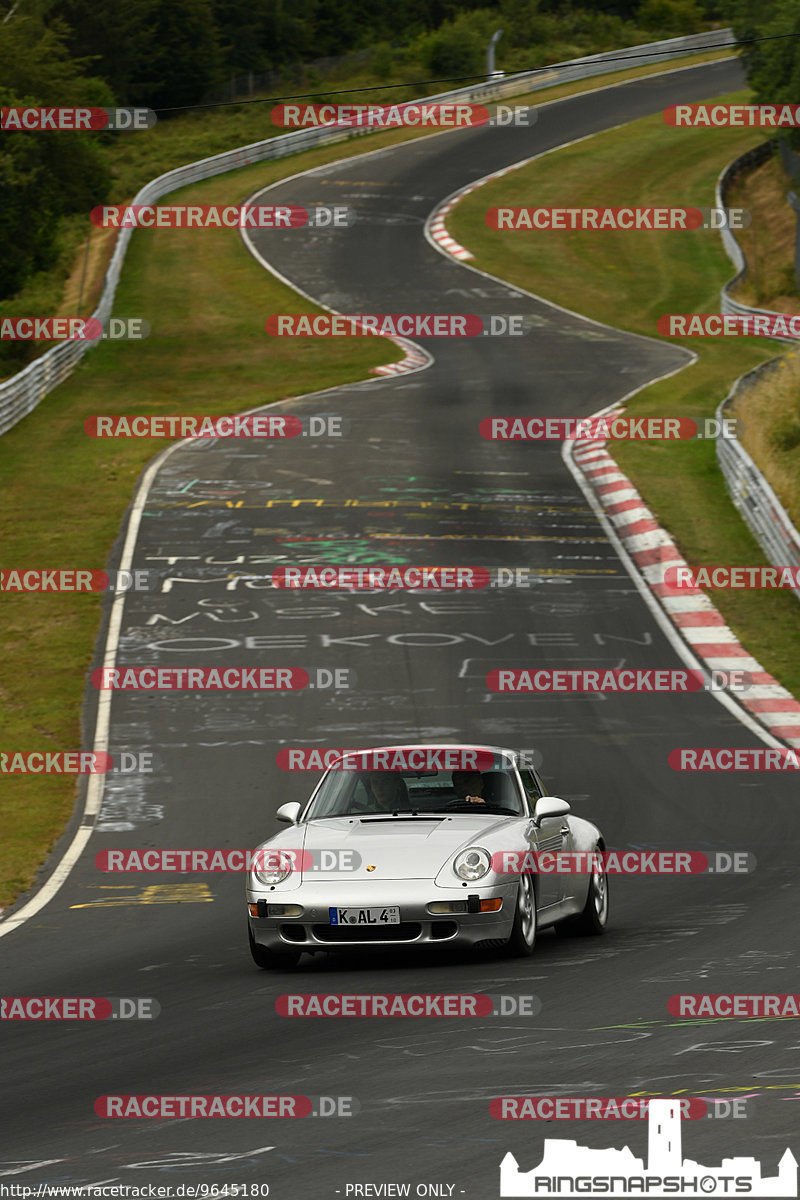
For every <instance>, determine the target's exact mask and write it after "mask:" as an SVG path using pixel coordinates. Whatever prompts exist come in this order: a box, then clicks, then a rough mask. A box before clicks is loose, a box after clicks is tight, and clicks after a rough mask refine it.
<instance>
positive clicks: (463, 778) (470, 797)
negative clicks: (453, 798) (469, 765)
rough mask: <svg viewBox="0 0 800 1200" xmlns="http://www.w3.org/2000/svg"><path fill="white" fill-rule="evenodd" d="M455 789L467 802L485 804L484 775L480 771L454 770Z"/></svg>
mask: <svg viewBox="0 0 800 1200" xmlns="http://www.w3.org/2000/svg"><path fill="white" fill-rule="evenodd" d="M452 783H453V791H454V792H455V794H456V795H457V796H458V798H459V800H464V801H466V803H467V804H485V803H486V801H485V799H484V796H483V775H481V773H480V771H453V776H452Z"/></svg>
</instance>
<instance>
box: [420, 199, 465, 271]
mask: <svg viewBox="0 0 800 1200" xmlns="http://www.w3.org/2000/svg"><path fill="white" fill-rule="evenodd" d="M474 187H475V185H473V186H472V187H470V188H467V189H466V191H464V192H459V194H458V200H460V199H461V197H462V196H464V195H466V192H467V191H474ZM457 203H458V201H457V200H450V201H446V202H445V203H444V204H443V205H442V206H441V208H437V209H436V212H435V213H434V215H433V217H431V220H430V222H429V224H428V233H429V234H430V236H431V237H432V238H433V240H434V241H435V242H436V244H437V246H441V248H442V250H445V251H446V252H447V253H448V254H451V255H452V256H453V258H457V259H458V260H459V262H466V261H467V260H468V259H470V258H474V257H475V255H474V254H471V253H470V251H469V250H467V249H465V247H464V246H461V245H459V243H458V242H457V241H456V240H455V238H452V237H450V234H449V233H448V232H447V228H446V226H445V223H444V219H445V217H446V216H447V214H448V213H449V212H450V209H451V208H455V206H456V204H457Z"/></svg>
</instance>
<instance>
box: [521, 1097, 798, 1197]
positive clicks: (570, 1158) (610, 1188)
mask: <svg viewBox="0 0 800 1200" xmlns="http://www.w3.org/2000/svg"><path fill="white" fill-rule="evenodd" d="M681 1103H682V1101H680V1100H651V1101H650V1104H649V1108H648V1116H647V1119H648V1124H649V1129H648V1154H647V1161H646V1162H645V1160H644V1159H641V1158H636V1157H635V1156H634V1155H633V1154H632V1152H631V1151H630V1150H629V1149H628V1147H627V1146H626V1147H625V1148H624V1149H622V1150H615V1149H594V1148H591V1147H589V1146H579V1145H577V1144H576V1142H575V1141H574V1140H569V1139H562V1138H548V1139H546V1141H545V1143H544V1148H543V1153H542V1158H541V1161H540V1162H539V1164H538V1166H535V1167H533V1168H532V1169H531V1170H529V1171H522V1170H520V1166H519V1162H518V1161H517V1159H516V1158H515V1156H514V1155H513V1154H512V1153H511V1152H510V1151H509V1153H507V1154H506V1155H505V1157H504V1158H503V1160H502V1162H501V1163H500V1195H501V1197H518V1196H559V1197H560V1196H586V1195H602V1196H615V1197H616V1196H631V1195H636V1196H651V1197H659V1198H661V1197H674V1196H676V1195H677V1196H693V1197H697V1196H701V1195H712V1194H713V1195H720V1196H725V1195H747V1196H766V1197H778V1196H796V1195H797V1160H796V1158H795V1157H794V1155H793V1154H792V1152H791V1150H789V1149H786V1150H785V1151H784V1153H783V1155H782V1156H781V1158H780V1161H779V1163H778V1173H777V1175H772V1176H765V1175H764V1174H763V1173H762V1167H761V1163H760V1162H759V1160H758V1159H756V1158H752V1157H747V1158H734V1157H731V1158H728V1157H725V1158H723V1159H722V1164H721V1166H718V1167H705V1166H703V1165H702V1164H700V1163H698V1162H697V1161H695V1160H694V1159H689V1158H686V1159H685V1158H683V1151H682V1143H681V1119H682V1116H683V1114H682V1110H681ZM717 1159H718V1160H719V1155H717Z"/></svg>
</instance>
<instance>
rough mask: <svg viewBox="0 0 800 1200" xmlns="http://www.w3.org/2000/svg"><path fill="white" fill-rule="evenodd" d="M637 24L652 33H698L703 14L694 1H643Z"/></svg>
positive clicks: (676, 34) (678, 34)
mask: <svg viewBox="0 0 800 1200" xmlns="http://www.w3.org/2000/svg"><path fill="white" fill-rule="evenodd" d="M637 22H638V24H639V25H641V26H642V28H643V29H649V30H652V32H653V33H666V34H674V35H675V36H680V35H681V34H688V33H698V32H699V31H700V28H701V26H702V23H703V14H702V12H701V11H700V9H699V8H698V7H697V5H696V4H695V0H645V2H644V4H643V5H642V6H641V8H640V9H639V12H638V13H637Z"/></svg>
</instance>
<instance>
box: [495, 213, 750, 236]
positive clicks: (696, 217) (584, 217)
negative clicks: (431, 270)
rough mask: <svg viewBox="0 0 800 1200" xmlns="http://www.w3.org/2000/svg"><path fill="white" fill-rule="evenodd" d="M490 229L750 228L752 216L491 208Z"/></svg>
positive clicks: (630, 229)
mask: <svg viewBox="0 0 800 1200" xmlns="http://www.w3.org/2000/svg"><path fill="white" fill-rule="evenodd" d="M484 220H485V222H486V225H487V226H488V227H489V229H496V230H498V231H500V232H502V231H512V232H519V231H520V230H525V231H530V232H535V231H554V230H564V231H567V230H569V231H574V230H581V231H584V232H585V231H588V230H595V231H599V232H602V231H603V230H605V231H612V232H613V231H620V230H624V231H633V230H636V231H640V230H651V231H666V230H672V231H674V230H678V231H685V230H692V229H747V228H748V227H749V226H750V224H751V222H752V216H751V214H750V213H749V212H748V211H747V209H744V208H706V207H702V208H490V209H488V210H487V212H486V214H485V217H484Z"/></svg>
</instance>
